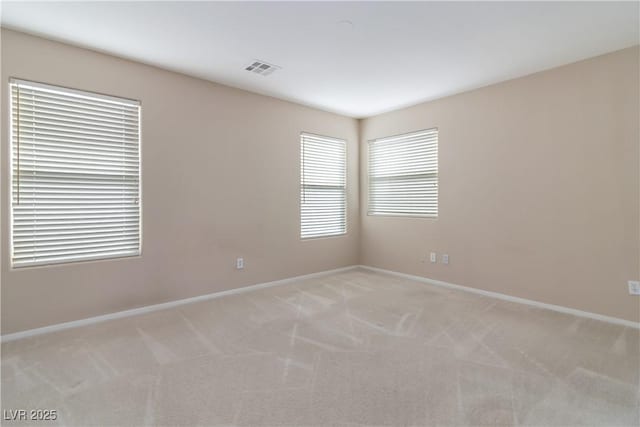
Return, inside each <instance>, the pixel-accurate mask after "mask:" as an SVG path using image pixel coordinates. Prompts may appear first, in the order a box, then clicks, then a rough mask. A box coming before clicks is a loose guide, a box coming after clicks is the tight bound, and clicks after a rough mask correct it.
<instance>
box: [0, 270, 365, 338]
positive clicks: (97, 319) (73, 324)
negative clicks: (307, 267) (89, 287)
mask: <svg viewBox="0 0 640 427" xmlns="http://www.w3.org/2000/svg"><path fill="white" fill-rule="evenodd" d="M358 267H359V266H358V265H349V266H347V267H341V268H336V269H332V270H323V271H318V272H315V273H309V274H303V275H301V276H294V277H287V278H284V279H279V280H273V281H271V282H263V283H257V284H254V285H248V286H242V287H240V288H234V289H228V290H225V291H219V292H212V293H209V294H203V295H197V296H195V297H189V298H183V299H178V300H173V301H167V302H163V303H159V304H151V305H145V306H142V307H136V308H132V309H129V310H122V311H116V312H113V313H107V314H101V315H99V316H93V317H87V318H85V319H79V320H71V321H69V322H63V323H56V324H53V325H48V326H42V327H39V328H33V329H26V330H24V331H18V332H12V333H10V334H5V335H2V336H1V337H0V342H2V343H6V342H10V341H15V340H19V339H23V338H28V337H33V336H36V335H43V334H48V333H52V332H59V331H63V330H66V329H73V328H78V327H81V326H87V325H93V324H95V323H101V322H106V321H108V320H115V319H123V318H125V317H132V316H137V315H140V314H145V313H152V312H154V311H160V310H166V309H169V308H173V307H179V306H181V305H186V304H193V303H196V302H202V301H207V300H210V299H215V298H221V297H225V296H230V295H236V294H241V293H245V292H250V291H254V290H258V289H264V288H270V287H273V286H280V285H286V284H288V283H291V282H295V281H298V280H304V279H312V278H315V277H322V276H326V275H329V274H333V273H340V272H343V271H349V270H353V269H356V268H358Z"/></svg>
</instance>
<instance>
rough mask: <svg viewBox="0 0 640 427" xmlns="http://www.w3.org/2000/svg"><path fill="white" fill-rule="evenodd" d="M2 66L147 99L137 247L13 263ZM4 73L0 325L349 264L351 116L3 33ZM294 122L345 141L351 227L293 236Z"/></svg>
mask: <svg viewBox="0 0 640 427" xmlns="http://www.w3.org/2000/svg"><path fill="white" fill-rule="evenodd" d="M10 77H17V78H22V79H27V80H35V81H41V82H45V83H51V84H55V85H62V86H68V87H73V88H78V89H85V90H90V91H96V92H102V93H106V94H111V95H116V96H123V97H127V98H134V99H139V100H141V101H142V106H143V111H142V138H143V141H142V162H143V167H142V180H143V234H144V237H143V239H144V242H143V254H142V256H141V257H140V258H132V259H120V260H107V261H96V262H85V263H77V264H68V265H58V266H53V267H37V268H24V269H19V270H11V269H10V260H9V252H8V243H9V221H8V215H9V209H10V206H9V203H8V200H9V194H8V191H9V187H8V179H9V176H8V157H7V156H8V153H9V140H8V128H7V124H8V121H7V120H8V117H7V114H6V111H7V101H8V93H7V90H8V80H9V78H10ZM257 78H260V77H257ZM1 83H2V84H1V86H2V112H3V113H2V147H1V148H2V151H1V152H2V159H1V160H0V161H1V164H2V175H1V177H2V187H1V190H2V194H1V197H2V204H1V206H2V210H1V213H2V333H3V334H6V333H10V332H15V331H20V330H24V329H29V328H34V327H39V326H44V325H50V324H54V323H59V322H64V321H69V320H76V319H81V318H86V317H89V316H96V315H100V314H105V313H110V312H114V311H119V310H125V309H130V308H134V307H138V306H143V305H148V304H154V303H160V302H164V301H169V300H174V299H180V298H186V297H190V296H195V295H200V294H206V293H210V292H215V291H221V290H225V289H231V288H236V287H240V286H245V285H250V284H254V283H259V282H265V281H270V280H275V279H280V278H285V277H291V276H296V275H301V274H305V273H311V272H315V271H321V270H327V269H333V268H338V267H341V266H347V265H351V264H356V263H358V241H359V236H358V230H359V223H358V222H359V212H358V199H357V197H358V194H357V189H358V174H357V167H358V144H357V137H358V122H357V120H354V119H350V118H346V117H341V116H338V115H334V114H329V113H325V112H321V111H318V110H314V109H311V108H306V107H303V106H300V105H296V104H293V103H289V102H284V101H279V100H276V99H273V98H269V97H264V96H259V95H255V94H251V93H248V92H245V91H241V90H237V89H232V88H229V87H225V86H221V85H217V84H213V83H208V82H205V81H202V80H198V79H194V78H190V77H186V76H183V75H180V74H175V73H171V72H168V71H163V70H160V69H157V68H153V67H149V66H145V65H141V64H138V63H134V62H130V61H125V60H121V59H118V58H115V57H112V56H107V55H103V54H99V53H95V52H91V51H88V50H84V49H80V48H76V47H71V46H68V45H64V44H59V43H55V42H51V41H47V40H44V39H41V38H36V37H31V36H27V35H24V34H21V33H17V32H13V31H8V30H2V79H1ZM301 131H308V132H313V133H317V134H322V135H329V136H333V137H338V138H344V139H346V140H347V141H348V142H349V143H348V162H349V163H348V185H349V187H350V189H351V190H350V191H349V193H348V220H349V224H348V230H349V231H348V234H347V235H346V236H343V237H334V238H326V239H315V240H308V241H301V240H300V239H299V237H298V236H299V215H298V209H299V207H298V194H299V134H300V132H301ZM238 256H243V257H244V258H245V264H246V266H245V269H244V270H243V271H237V270H235V268H234V267H235V258H236V257H238Z"/></svg>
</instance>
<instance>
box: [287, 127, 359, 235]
mask: <svg viewBox="0 0 640 427" xmlns="http://www.w3.org/2000/svg"><path fill="white" fill-rule="evenodd" d="M305 136H309V137H312V138H319V139H325V140H329V141H334V142H339V143H341V144H343V145H344V158H343V161H344V177H343V179H344V186H343V187H339V186H334V187H336V188H342V190H343V200H344V209H343V210H342V212H343V216H344V230H343V231H341V232H340V233H332V234H323V235H316V236H306V237H305V236H303V235H302V206H303V194H304V188H305V184H304V182H303V179H304V176H303V172H304V163H303V159H304V137H305ZM299 141H300V144H299V149H300V152H299V154H300V156H299V159H300V164H299V177H300V181H299V191H298V196H299V198H298V236H299V238H300V240H302V241H307V240H315V239H330V238H335V237H341V236H345V235H346V234H347V233H348V231H349V221H348V218H349V215H348V210H349V206H348V205H349V203H348V194H347V192H348V187H349V184H348V182H347V181H348V171H347V169H348V158H349V153H348V144H347V140H345V139H341V138H336V137H332V136H326V135H319V134H316V133H311V132H300V135H299ZM328 187H331V186H328Z"/></svg>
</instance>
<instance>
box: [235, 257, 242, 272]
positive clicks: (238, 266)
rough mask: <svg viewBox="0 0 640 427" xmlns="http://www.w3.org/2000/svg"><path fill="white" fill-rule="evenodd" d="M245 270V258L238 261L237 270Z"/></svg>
mask: <svg viewBox="0 0 640 427" xmlns="http://www.w3.org/2000/svg"><path fill="white" fill-rule="evenodd" d="M243 268H244V258H238V259H236V269H237V270H242V269H243Z"/></svg>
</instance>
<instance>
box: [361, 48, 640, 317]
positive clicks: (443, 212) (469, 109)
mask: <svg viewBox="0 0 640 427" xmlns="http://www.w3.org/2000/svg"><path fill="white" fill-rule="evenodd" d="M638 62H639V50H638V47H635V48H630V49H625V50H622V51H619V52H615V53H611V54H608V55H604V56H601V57H597V58H593V59H590V60H587V61H583V62H579V63H576V64H572V65H568V66H564V67H561V68H556V69H553V70H550V71H547V72H542V73H538V74H534V75H531V76H528V77H524V78H520V79H516V80H512V81H508V82H505V83H501V84H497V85H494V86H490V87H486V88H483V89H479V90H475V91H472V92H467V93H463V94H460V95H456V96H451V97H448V98H444V99H440V100H437V101H433V102H428V103H424V104H420V105H417V106H414V107H410V108H406V109H403V110H399V111H395V112H391V113H388V114H383V115H380V116H376V117H372V118H369V119H366V120H363V122H362V123H361V141H362V142H361V177H360V182H361V184H360V186H361V215H362V221H361V227H362V228H361V233H362V240H361V262H362V263H363V264H367V265H371V266H376V267H381V268H386V269H391V270H396V271H401V272H405V273H410V274H415V275H420V276H425V277H429V278H433V279H439V280H444V281H448V282H451V283H455V284H460V285H465V286H471V287H475V288H480V289H485V290H489V291H494V292H501V293H505V294H508V295H513V296H518V297H523V298H529V299H533V300H537V301H541V302H546V303H551V304H557V305H562V306H567V307H572V308H577V309H580V310H586V311H590V312H595V313H600V314H604V315H608V316H614V317H619V318H623V319H628V320H632V321H638V320H640V298H639V297H632V296H630V295H628V292H627V280H632V279H633V280H638V279H640V248H639V241H640V229H639V227H640V225H639V224H640V218H639V212H638V211H639V203H640V201H639V193H640V188H639V185H640V184H639V182H640V176H639V174H638V166H639V160H640V150H639V138H640V135H639V130H638V127H639V123H638V120H639V119H638V117H639V114H640V111H639V107H638V104H639V87H638V79H639V70H638ZM431 127H438V128H439V143H440V145H439V148H440V150H439V166H440V168H439V173H440V196H439V205H440V212H439V217H438V219H420V218H398V217H395V218H394V217H375V216H368V215H367V209H366V206H367V174H366V171H367V165H366V158H367V143H366V141H367V140H370V139H374V138H379V137H383V136H388V135H395V134H400V133H405V132H409V131H414V130H419V129H425V128H431ZM430 251H437V252H438V253H443V252H445V253H448V254H449V256H450V264H449V265H442V264H431V263H429V262H428V261H427V262H423V259H424V258H425V257H426V256H427V255H428V253H429V252H430Z"/></svg>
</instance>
